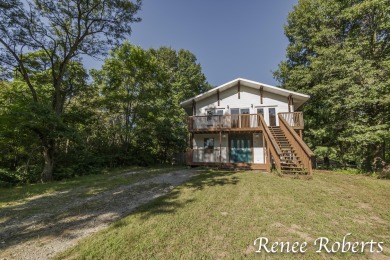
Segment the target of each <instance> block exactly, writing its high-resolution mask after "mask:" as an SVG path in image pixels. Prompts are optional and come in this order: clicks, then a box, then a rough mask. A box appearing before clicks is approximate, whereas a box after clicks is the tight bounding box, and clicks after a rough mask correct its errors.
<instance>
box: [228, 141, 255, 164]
mask: <svg viewBox="0 0 390 260" xmlns="http://www.w3.org/2000/svg"><path fill="white" fill-rule="evenodd" d="M230 162H231V163H252V146H251V138H250V137H249V136H243V137H232V138H230Z"/></svg>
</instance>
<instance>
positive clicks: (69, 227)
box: [0, 169, 197, 259]
mask: <svg viewBox="0 0 390 260" xmlns="http://www.w3.org/2000/svg"><path fill="white" fill-rule="evenodd" d="M196 173H197V171H195V170H193V169H183V170H176V171H172V172H169V173H164V174H161V175H158V176H156V177H151V178H148V179H143V180H141V181H139V182H136V183H133V184H130V185H123V186H119V187H118V186H117V187H115V188H113V189H110V190H108V191H104V192H102V193H98V194H97V195H94V196H86V197H84V198H83V197H80V196H79V192H78V188H76V189H71V190H66V191H61V192H55V193H51V194H46V195H40V196H35V197H34V198H32V199H31V203H28V204H27V205H23V206H21V207H20V208H16V209H13V210H14V211H15V210H24V211H26V210H29V212H31V214H29V215H28V216H27V217H21V218H17V217H16V218H15V219H12V220H10V221H7V222H6V223H1V222H0V259H47V258H51V257H53V256H54V255H56V254H57V253H59V252H62V251H64V250H66V249H67V248H69V247H72V246H74V245H76V244H77V242H78V241H79V240H80V239H82V238H84V237H86V236H88V235H90V234H93V233H95V232H97V231H99V230H101V229H104V228H106V227H107V226H108V225H109V224H110V223H112V222H113V221H116V220H118V219H120V218H123V217H125V216H127V215H129V214H130V213H132V212H133V211H134V209H135V208H136V207H138V206H139V205H141V204H144V203H146V202H148V201H151V200H153V199H154V198H157V197H159V196H161V195H164V194H166V193H168V192H169V191H171V190H172V189H173V188H174V187H175V186H177V185H180V184H181V183H183V182H185V181H187V180H188V179H189V178H190V177H192V176H193V175H195V174H196ZM124 174H132V173H124ZM63 198H67V199H66V200H64V199H63ZM42 208H43V209H44V210H42ZM35 209H36V210H35ZM3 213H4V212H3Z"/></svg>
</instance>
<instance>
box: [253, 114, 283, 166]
mask: <svg viewBox="0 0 390 260" xmlns="http://www.w3.org/2000/svg"><path fill="white" fill-rule="evenodd" d="M258 117H259V125H260V128H261V130H262V131H263V134H264V138H265V141H266V142H267V144H266V145H265V148H266V149H268V150H269V152H270V154H271V155H272V158H273V159H274V161H275V167H276V169H280V167H281V161H280V157H281V156H282V151H281V150H280V147H279V145H278V143H277V142H276V140H275V138H274V136H273V135H272V134H271V132H270V130H269V128H268V126H267V124H266V123H265V120H264V118H263V116H262V115H259V116H258ZM267 154H268V152H267ZM266 163H267V164H268V165H269V167H270V168H269V170H271V163H270V158H269V156H267V158H266Z"/></svg>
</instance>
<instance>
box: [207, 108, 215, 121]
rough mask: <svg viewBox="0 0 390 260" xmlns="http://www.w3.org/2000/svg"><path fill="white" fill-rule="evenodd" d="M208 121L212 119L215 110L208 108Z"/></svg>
mask: <svg viewBox="0 0 390 260" xmlns="http://www.w3.org/2000/svg"><path fill="white" fill-rule="evenodd" d="M206 113H207V121H211V120H212V119H213V111H211V110H207V111H206Z"/></svg>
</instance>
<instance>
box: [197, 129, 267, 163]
mask: <svg viewBox="0 0 390 260" xmlns="http://www.w3.org/2000/svg"><path fill="white" fill-rule="evenodd" d="M224 136H225V137H222V142H221V144H222V145H221V151H222V152H221V158H222V160H221V162H222V163H228V162H229V143H228V141H229V136H228V134H224ZM205 138H214V150H213V151H212V152H206V151H205V149H204V139H205ZM193 151H194V153H193V161H194V162H220V161H219V156H220V152H219V134H195V136H194V139H193ZM253 163H256V164H263V163H265V161H264V147H263V135H262V134H261V133H254V134H253Z"/></svg>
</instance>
